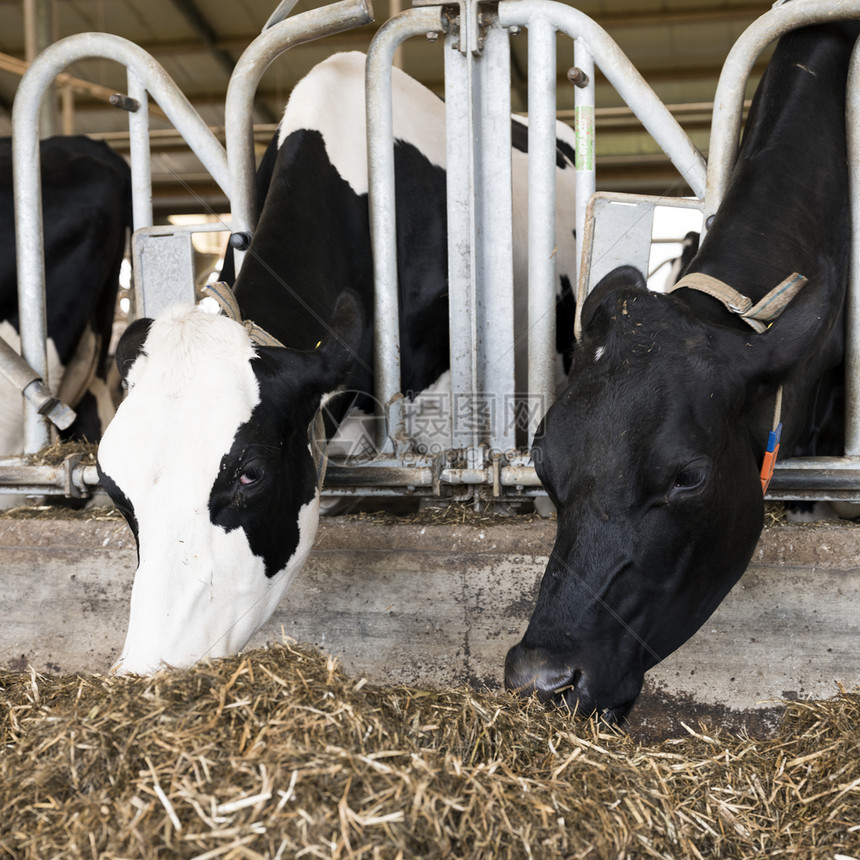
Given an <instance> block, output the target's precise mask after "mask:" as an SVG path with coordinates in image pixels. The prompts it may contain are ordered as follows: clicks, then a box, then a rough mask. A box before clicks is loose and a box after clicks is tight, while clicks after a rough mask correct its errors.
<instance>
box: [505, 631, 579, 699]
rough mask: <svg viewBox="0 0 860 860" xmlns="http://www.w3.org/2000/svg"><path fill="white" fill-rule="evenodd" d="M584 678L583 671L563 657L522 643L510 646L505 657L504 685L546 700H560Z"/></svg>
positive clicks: (517, 691) (521, 694) (519, 693)
mask: <svg viewBox="0 0 860 860" xmlns="http://www.w3.org/2000/svg"><path fill="white" fill-rule="evenodd" d="M581 677H582V670H581V669H580V668H578V667H577V666H575V664H574V665H572V664H570V663H568V661H566V660H565V659H564V658H563V657H560V656H558V655H554V654H551V653H550V652H548V651H544V650H543V649H542V648H528V647H526V646H524V645H523V644H522V643H520V644H519V645H515V646H514V647H513V648H511V650H510V651H509V652H508V655H507V658H506V659H505V688H506V689H508V690H510V691H512V692H514V693H517V694H518V695H520V696H531V695H532V694H534V693H536V694H537V696H538V697H539V698H540V699H542V700H544V701H547V702H553V701H557V700H558V699H559V698H564V697H565V693H566V691H570V690H573V689H574V688H575V687H576V685H577V683H578V682H579V680H580V678H581Z"/></svg>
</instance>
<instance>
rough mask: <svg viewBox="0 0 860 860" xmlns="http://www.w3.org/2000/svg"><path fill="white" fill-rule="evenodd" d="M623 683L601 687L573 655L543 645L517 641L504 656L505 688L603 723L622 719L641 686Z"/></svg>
mask: <svg viewBox="0 0 860 860" xmlns="http://www.w3.org/2000/svg"><path fill="white" fill-rule="evenodd" d="M632 686H633V687H635V691H633V692H632V695H631V689H628V688H630V687H631V685H629V684H624V685H622V687H623V688H624V689H619V690H618V691H617V692H616V694H614V695H613V694H611V693H610V694H607V692H606V691H604V690H603V689H602V684H601V683H600V682H599V680H598V675H597V673H594V672H592V671H590V670H589V669H587V668H585V667H584V666H583V665H582V664H581V663H580V662H579V661H578V660H577V658H576V656H575V655H573V654H568V655H565V654H555V653H553V652H550V651H548V650H546V649H544V648H530V647H528V646H527V645H524V644H523V643H522V642H520V643H519V644H518V645H515V646H514V647H513V648H511V650H510V651H508V655H507V657H506V658H505V689H507V690H510V691H512V692H514V693H517V694H518V695H520V696H524V697H528V696H532V695H536V696H537V697H538V698H539V699H540V700H541V701H544V702H547V703H549V704H554V705H559V706H561V707H566V708H568V709H569V710H571V711H572V712H573V713H574V714H576V715H577V716H581V717H590V716H592V715H598V716H599V717H600V719H601V721H603V722H606V723H613V724H614V723H618V722H620V721H621V720H623V719H624V718H625V717H626V716H627V713H628V712H629V711H630V709H631V708H632V707H633V703H634V702H635V701H636V697H637V696H638V694H639V690H640V688H641V679H640V681H639V683H638V684H635V685H632Z"/></svg>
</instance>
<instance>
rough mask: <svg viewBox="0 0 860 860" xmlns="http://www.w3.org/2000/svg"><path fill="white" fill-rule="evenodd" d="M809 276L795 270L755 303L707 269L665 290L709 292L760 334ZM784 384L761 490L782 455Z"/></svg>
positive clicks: (767, 453) (768, 444)
mask: <svg viewBox="0 0 860 860" xmlns="http://www.w3.org/2000/svg"><path fill="white" fill-rule="evenodd" d="M806 281H807V279H806V278H805V277H804V276H803V275H800V274H798V273H797V272H793V273H792V274H790V275H789V276H788V277H787V278H786V279H785V280H784V281H781V282H780V283H778V284H777V285H776V286H775V287H774V288H773V289H772V290H771V291H770V292H769V293H768V294H767V295H766V296H765V297H764V298H763V299H761V301H759V302H756V303H755V304H753V301H752V299H751V298H750V297H749V296H745V295H744V294H743V293H739V292H738V291H737V290H736V289H735V288H734V287H730V286H729V285H728V284H727V283H725V282H724V281H721V280H720V279H719V278H714V277H712V276H711V275H706V274H704V272H692V273H691V274H689V275H685V276H684V277H683V278H681V279H680V280H678V281H676V282H675V283H674V284H672V285H671V286H670V287H668V288H667V289H666V292H667V293H672V292H674V291H675V290H679V289H681V288H682V287H686V288H687V289H691V290H697V291H698V292H701V293H706V294H707V295H709V296H712V297H713V298H715V299H717V301H719V302H722V304H723V305H724V306H725V308H726V310H728V311H729V313H733V314H736V315H737V316H739V317H740V318H741V319H742V320H743V321H744V322H745V323H747V324H748V325H749V326H750V327H751V328H752V329H753V330H754V331H756V332H757V333H758V334H761V333H762V332H763V331H766V330H767V329H768V327H769V326H770V324H771V323H772V322H773V321H774V320H775V319H776V318H777V317H778V316H779V315H780V314H781V313H782V312H783V310H785V308H786V307H787V306H788V304H789V302H790V301H791V300H792V299H793V298H794V297H795V296H796V295H797V294H798V293H799V292H800V290H801V289H802V288H803V286H804V285H805V284H806ZM781 417H782V386H781V385H780V386H779V388H778V389H777V392H776V402H775V404H774V410H773V424H772V428H771V431H770V433H769V434H768V439H767V445H766V447H765V452H764V458H763V460H762V464H761V472H760V474H759V477H760V479H761V493H762V495H764V494H765V493H767V488H768V487H769V486H770V481H771V478H773V470H774V467H775V466H776V458H777V455H778V454H779V440H780V437H781V435H782V420H781Z"/></svg>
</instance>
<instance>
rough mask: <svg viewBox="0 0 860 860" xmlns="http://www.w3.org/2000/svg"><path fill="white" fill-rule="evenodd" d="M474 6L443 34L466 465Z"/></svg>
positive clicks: (455, 425) (451, 302)
mask: <svg viewBox="0 0 860 860" xmlns="http://www.w3.org/2000/svg"><path fill="white" fill-rule="evenodd" d="M473 12H474V6H470V4H468V3H462V4H461V5H460V15H459V27H457V28H452V30H451V31H450V32H449V33H448V35H447V37H446V39H445V135H446V143H447V153H446V168H445V180H446V193H447V210H448V237H449V240H448V321H449V322H448V328H449V337H450V345H451V346H450V356H451V357H450V362H451V415H450V419H451V440H452V445H453V447H454V448H459V449H462V450H465V451H466V452H467V457H468V458H469V460H468V463H467V465H468V466H469V467H473V468H476V467H477V465H478V464H477V461H478V460H479V459H480V458H481V456H482V455H481V453H480V450H479V445H480V442H481V436H480V433H479V432H478V426H477V423H476V420H475V415H474V409H475V407H476V406H477V404H476V403H475V400H474V398H475V394H476V393H477V391H478V345H477V340H478V334H477V330H476V329H477V315H478V312H477V307H476V299H477V296H476V290H475V285H476V284H477V280H478V274H477V265H478V260H477V242H476V230H477V226H476V223H475V219H476V212H475V166H476V165H475V160H476V153H475V130H474V122H473V106H474V100H475V98H476V96H475V93H474V90H475V88H476V86H477V84H476V82H475V81H474V80H473V71H474V68H473V59H472V57H471V51H470V47H469V43H470V41H471V38H472V37H473V34H472V32H471V30H472V28H473V27H474V26H475V25H476V22H475V21H474V20H473V18H472V13H473Z"/></svg>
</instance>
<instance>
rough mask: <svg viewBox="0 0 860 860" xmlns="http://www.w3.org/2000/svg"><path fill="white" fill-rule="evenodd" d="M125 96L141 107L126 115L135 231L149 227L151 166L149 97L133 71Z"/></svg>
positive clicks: (150, 218) (131, 71)
mask: <svg viewBox="0 0 860 860" xmlns="http://www.w3.org/2000/svg"><path fill="white" fill-rule="evenodd" d="M128 95H129V97H131V98H133V99H135V100H136V101H137V102H138V104H139V105H140V107H139V108H138V109H137V110H136V111H132V112H131V113H129V115H128V142H129V154H130V157H131V175H132V180H131V187H132V224H133V228H134V229H135V230H137V229H138V228H140V227H151V226H152V167H151V164H150V159H149V97H148V96H147V94H146V87H145V86H144V85H143V82H142V81H141V80H140V78H138V76H137V75H136V74H135V73H134V71H133V70H132V69H128Z"/></svg>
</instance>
